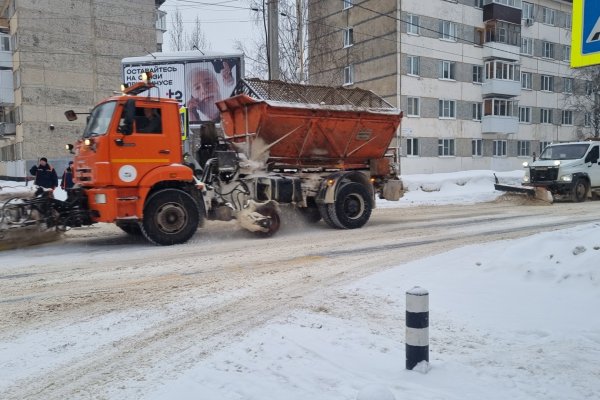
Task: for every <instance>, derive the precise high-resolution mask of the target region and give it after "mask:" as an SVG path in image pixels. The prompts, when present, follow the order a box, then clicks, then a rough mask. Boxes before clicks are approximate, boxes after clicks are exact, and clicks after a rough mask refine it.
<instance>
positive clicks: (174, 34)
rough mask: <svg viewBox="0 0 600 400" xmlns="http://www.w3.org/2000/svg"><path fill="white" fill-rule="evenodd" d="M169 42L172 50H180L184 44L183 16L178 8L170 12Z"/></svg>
mask: <svg viewBox="0 0 600 400" xmlns="http://www.w3.org/2000/svg"><path fill="white" fill-rule="evenodd" d="M169 43H170V47H171V50H172V51H182V50H184V45H185V30H184V28H183V18H182V16H181V12H180V11H179V8H175V12H174V13H173V14H171V29H170V30H169Z"/></svg>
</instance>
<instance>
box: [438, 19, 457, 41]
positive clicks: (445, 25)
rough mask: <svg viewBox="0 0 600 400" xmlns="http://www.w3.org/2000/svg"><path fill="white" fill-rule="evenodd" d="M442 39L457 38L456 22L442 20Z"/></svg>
mask: <svg viewBox="0 0 600 400" xmlns="http://www.w3.org/2000/svg"><path fill="white" fill-rule="evenodd" d="M440 39H444V40H452V41H455V40H456V23H454V22H450V21H440Z"/></svg>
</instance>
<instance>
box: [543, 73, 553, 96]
mask: <svg viewBox="0 0 600 400" xmlns="http://www.w3.org/2000/svg"><path fill="white" fill-rule="evenodd" d="M542 90H544V91H547V92H552V91H554V77H553V76H548V75H542Z"/></svg>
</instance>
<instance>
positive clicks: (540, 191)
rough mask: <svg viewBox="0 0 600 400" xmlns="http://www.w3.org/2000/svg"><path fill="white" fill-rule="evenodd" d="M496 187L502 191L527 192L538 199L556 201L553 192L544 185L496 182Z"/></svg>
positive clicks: (526, 193) (548, 201)
mask: <svg viewBox="0 0 600 400" xmlns="http://www.w3.org/2000/svg"><path fill="white" fill-rule="evenodd" d="M494 188H495V189H496V190H498V191H501V192H511V193H520V194H525V195H527V196H530V197H532V198H534V199H536V200H541V201H545V202H547V203H553V202H554V198H553V197H552V193H550V191H549V190H548V189H546V188H543V187H531V186H513V185H503V184H500V183H496V184H494Z"/></svg>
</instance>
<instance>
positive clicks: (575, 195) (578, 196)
mask: <svg viewBox="0 0 600 400" xmlns="http://www.w3.org/2000/svg"><path fill="white" fill-rule="evenodd" d="M572 190H573V192H572V193H571V198H572V199H573V201H574V202H576V203H581V202H583V201H585V198H586V197H587V190H588V185H587V181H586V180H585V179H583V178H579V179H577V180H576V181H575V184H574V185H573V189H572Z"/></svg>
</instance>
